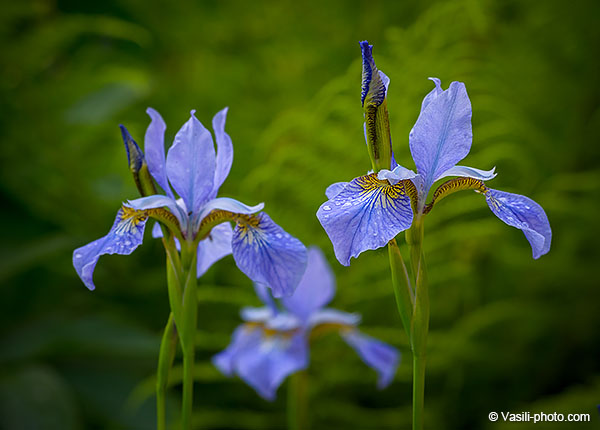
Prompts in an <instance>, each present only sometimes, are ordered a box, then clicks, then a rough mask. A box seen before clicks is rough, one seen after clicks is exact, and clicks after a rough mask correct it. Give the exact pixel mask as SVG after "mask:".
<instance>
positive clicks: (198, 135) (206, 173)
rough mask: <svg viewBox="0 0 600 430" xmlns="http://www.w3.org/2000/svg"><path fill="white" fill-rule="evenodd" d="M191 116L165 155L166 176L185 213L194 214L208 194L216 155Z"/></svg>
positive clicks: (208, 135) (206, 132)
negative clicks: (186, 209)
mask: <svg viewBox="0 0 600 430" xmlns="http://www.w3.org/2000/svg"><path fill="white" fill-rule="evenodd" d="M194 113H195V111H192V113H191V118H190V119H189V120H188V122H186V123H185V124H184V125H183V127H181V129H180V130H179V131H178V132H177V134H176V135H175V141H174V142H173V146H171V148H170V149H169V152H168V154H167V175H168V177H169V181H170V182H171V185H172V186H173V188H174V189H175V191H176V192H177V194H179V196H181V197H182V198H183V201H184V202H185V205H186V207H187V208H188V210H189V211H191V212H192V213H194V214H195V213H197V212H198V211H199V210H200V208H201V207H202V205H203V204H204V203H205V202H206V200H207V199H208V198H209V197H210V194H211V193H212V189H213V181H214V176H215V164H216V161H215V158H216V155H215V147H214V144H213V140H212V136H211V134H210V132H209V131H208V130H207V129H206V128H204V126H203V125H202V124H201V123H200V121H198V120H197V119H196V117H195V116H194Z"/></svg>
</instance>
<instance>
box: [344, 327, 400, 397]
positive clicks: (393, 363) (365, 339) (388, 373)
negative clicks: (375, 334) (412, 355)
mask: <svg viewBox="0 0 600 430" xmlns="http://www.w3.org/2000/svg"><path fill="white" fill-rule="evenodd" d="M342 337H343V338H344V340H345V341H346V342H347V343H348V345H350V346H351V347H352V348H354V350H355V351H356V352H357V353H358V355H359V356H360V358H361V359H362V361H364V362H365V364H366V365H367V366H369V367H371V368H372V369H374V370H375V371H377V373H378V374H379V378H378V379H377V388H379V389H382V388H385V387H387V386H388V385H390V383H391V382H392V380H393V379H394V375H395V374H396V368H397V367H398V364H399V363H400V352H399V351H398V350H397V349H396V348H394V347H392V346H390V345H388V344H386V343H383V342H381V341H380V340H377V339H375V338H372V337H370V336H366V335H364V334H362V333H360V332H359V331H358V330H350V331H346V332H343V333H342Z"/></svg>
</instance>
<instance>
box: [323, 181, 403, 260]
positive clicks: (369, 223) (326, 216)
mask: <svg viewBox="0 0 600 430" xmlns="http://www.w3.org/2000/svg"><path fill="white" fill-rule="evenodd" d="M317 217H318V218H319V221H320V222H321V225H322V226H323V228H324V229H325V231H326V232H327V235H328V236H329V239H330V240H331V243H332V244H333V249H334V251H335V256H336V257H337V259H338V260H339V262H340V263H341V264H343V265H344V266H348V265H349V264H350V258H351V257H354V258H356V257H358V255H359V254H360V253H361V252H363V251H366V250H369V249H377V248H381V247H382V246H385V245H386V244H387V243H388V242H389V241H390V240H391V239H393V238H394V237H396V235H397V234H398V233H400V232H401V231H404V230H406V229H407V228H409V227H410V226H411V224H412V218H413V213H412V208H411V203H410V198H409V197H408V196H407V194H406V191H405V188H404V185H403V184H402V183H400V184H397V185H389V184H388V183H387V182H383V181H379V180H378V179H377V177H376V175H375V174H371V175H367V176H361V177H359V178H355V179H354V180H352V182H350V183H349V184H348V185H347V186H346V187H345V188H344V190H343V191H342V192H340V193H339V194H338V195H336V196H335V197H334V198H333V199H330V200H329V201H327V202H325V203H323V204H322V205H321V207H320V208H319V210H318V211H317Z"/></svg>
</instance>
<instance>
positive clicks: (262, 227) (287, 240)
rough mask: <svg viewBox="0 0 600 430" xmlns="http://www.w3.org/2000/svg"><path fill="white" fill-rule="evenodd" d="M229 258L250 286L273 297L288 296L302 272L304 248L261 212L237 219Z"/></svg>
mask: <svg viewBox="0 0 600 430" xmlns="http://www.w3.org/2000/svg"><path fill="white" fill-rule="evenodd" d="M232 248H233V258H234V259H235V262H236V264H237V266H238V267H239V269H240V270H241V271H242V272H244V273H245V274H246V276H248V277H249V278H250V279H252V280H253V281H254V282H258V283H261V284H264V285H266V286H268V287H269V288H271V290H272V292H273V296H274V297H283V296H289V295H291V294H292V293H293V292H294V290H295V289H296V286H297V285H298V282H300V279H301V277H302V274H303V273H304V269H305V268H306V259H307V256H306V248H305V247H304V245H303V244H302V242H300V241H299V240H298V239H296V238H295V237H292V236H291V235H290V234H289V233H287V232H286V231H284V230H283V229H282V228H281V227H279V226H278V225H277V224H275V223H274V222H273V220H271V218H270V217H269V215H267V214H266V213H264V212H261V213H259V214H257V215H245V216H244V215H240V216H239V222H238V223H237V225H236V227H235V230H234V232H233V241H232Z"/></svg>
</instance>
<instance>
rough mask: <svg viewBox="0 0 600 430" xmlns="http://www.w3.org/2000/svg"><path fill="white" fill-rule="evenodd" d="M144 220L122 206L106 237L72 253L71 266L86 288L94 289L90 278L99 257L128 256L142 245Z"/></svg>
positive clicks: (143, 217) (132, 210) (136, 213)
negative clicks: (106, 255) (110, 255)
mask: <svg viewBox="0 0 600 430" xmlns="http://www.w3.org/2000/svg"><path fill="white" fill-rule="evenodd" d="M146 220H147V218H146V216H145V215H141V214H140V213H138V212H136V211H135V210H134V209H132V208H128V207H126V206H123V207H122V208H121V209H119V212H117V217H116V218H115V222H114V223H113V226H112V228H111V229H110V231H109V232H108V234H107V235H106V236H104V237H102V238H100V239H98V240H95V241H93V242H91V243H88V244H87V245H85V246H82V247H81V248H77V249H76V250H75V251H73V266H74V267H75V270H76V271H77V274H78V275H79V277H80V278H81V280H82V281H83V283H84V284H85V286H86V287H88V288H89V289H90V290H93V289H94V288H95V286H94V281H93V279H92V278H93V275H94V269H95V268H96V263H97V262H98V259H99V258H100V256H101V255H104V254H121V255H128V254H131V253H132V252H133V251H134V250H135V248H137V247H138V246H139V245H140V244H141V243H142V240H143V238H144V228H145V226H146Z"/></svg>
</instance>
